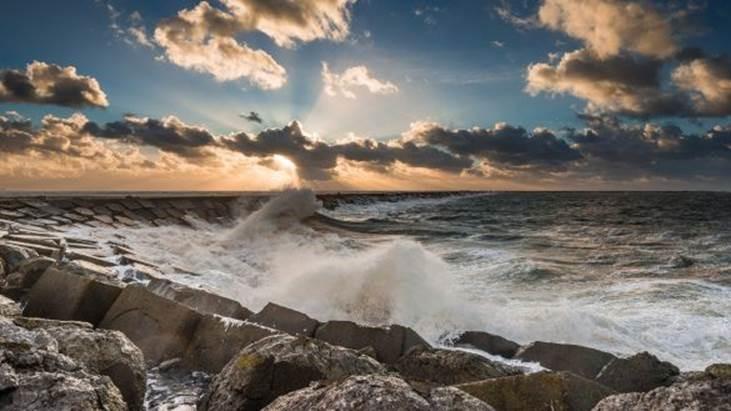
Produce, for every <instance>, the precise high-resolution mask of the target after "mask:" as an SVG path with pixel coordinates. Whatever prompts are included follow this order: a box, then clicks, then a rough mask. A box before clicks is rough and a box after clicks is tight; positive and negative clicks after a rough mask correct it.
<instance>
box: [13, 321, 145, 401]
mask: <svg viewBox="0 0 731 411" xmlns="http://www.w3.org/2000/svg"><path fill="white" fill-rule="evenodd" d="M14 322H15V324H16V325H20V326H22V327H24V328H26V329H31V330H44V331H45V332H47V333H48V334H49V335H50V336H51V337H52V338H53V339H55V340H56V343H57V344H58V351H59V352H60V353H61V354H64V355H66V356H68V357H70V358H72V359H73V360H74V361H75V362H76V363H77V364H79V365H82V366H83V367H85V368H86V369H87V370H88V371H90V372H92V373H95V374H101V375H106V376H108V377H109V378H110V379H111V380H112V382H113V383H114V385H116V386H117V388H118V389H119V391H120V392H121V393H122V397H123V398H124V400H125V402H126V403H127V405H128V406H129V408H130V410H141V409H142V408H143V401H144V398H145V379H146V377H145V360H144V357H143V356H142V352H141V351H140V349H139V348H137V347H136V346H135V345H134V344H132V342H131V341H130V340H129V339H128V338H127V337H125V336H124V334H122V333H120V332H119V331H111V330H99V329H97V330H94V329H92V328H91V325H90V324H87V323H77V322H65V321H56V320H43V319H39V318H25V317H20V318H16V319H15V320H14Z"/></svg>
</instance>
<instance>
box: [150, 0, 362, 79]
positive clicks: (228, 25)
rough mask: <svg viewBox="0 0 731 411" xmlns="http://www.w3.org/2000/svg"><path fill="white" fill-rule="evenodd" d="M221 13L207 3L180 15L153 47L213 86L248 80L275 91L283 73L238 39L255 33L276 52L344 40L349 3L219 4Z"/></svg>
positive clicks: (240, 0) (160, 29)
mask: <svg viewBox="0 0 731 411" xmlns="http://www.w3.org/2000/svg"><path fill="white" fill-rule="evenodd" d="M221 2H222V4H223V5H224V6H225V8H226V9H225V10H223V9H219V8H215V7H213V6H211V5H210V4H209V3H208V2H205V1H203V2H200V3H198V5H197V6H195V7H193V8H191V9H183V10H180V11H179V12H178V14H177V15H176V16H173V17H170V18H167V19H164V20H163V21H162V22H160V24H158V26H157V28H156V29H155V34H154V37H155V41H156V42H157V43H158V44H159V45H160V46H161V47H162V48H163V49H164V50H165V56H166V58H167V60H169V61H170V62H172V63H173V64H176V65H178V66H181V67H184V68H186V69H190V70H195V71H198V72H203V73H209V74H211V75H213V77H214V78H215V79H216V80H218V81H231V80H237V79H241V78H245V79H248V80H249V81H250V82H251V84H253V85H255V86H257V87H260V88H262V89H264V90H273V89H278V88H281V87H282V86H283V85H284V84H285V83H286V81H287V72H286V70H285V69H284V67H282V66H281V65H279V63H277V61H276V60H275V59H274V58H273V57H272V56H271V55H270V54H269V53H267V52H265V51H264V50H256V49H252V48H250V47H249V46H248V45H247V44H245V43H240V42H239V41H238V40H237V39H236V36H237V35H238V34H240V33H245V32H252V31H259V32H261V33H263V34H265V35H267V36H269V37H270V38H271V39H272V40H274V42H275V43H276V44H277V45H279V46H281V47H293V46H294V45H295V44H296V42H310V41H314V40H318V39H328V40H333V41H342V40H344V39H345V38H346V37H347V35H348V33H349V28H350V12H349V6H350V5H351V4H353V3H354V0H302V1H296V2H295V1H275V2H272V1H265V0H222V1H221Z"/></svg>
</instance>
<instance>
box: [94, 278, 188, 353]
mask: <svg viewBox="0 0 731 411" xmlns="http://www.w3.org/2000/svg"><path fill="white" fill-rule="evenodd" d="M201 317H202V314H200V313H198V312H197V311H195V310H193V309H192V308H190V307H187V306H185V305H182V304H179V303H177V302H175V301H171V300H168V299H167V298H164V297H161V296H159V295H157V294H155V293H153V292H152V291H150V290H148V289H146V288H145V287H143V286H140V285H129V286H127V287H125V288H124V289H123V290H122V292H121V293H120V294H119V297H117V299H116V300H115V301H114V304H112V306H111V307H110V308H109V311H107V313H106V315H105V316H104V319H103V320H102V321H101V322H100V323H99V327H100V328H106V329H110V330H118V331H121V332H123V333H124V335H126V336H127V337H129V339H130V340H132V342H133V343H134V344H135V345H136V346H137V347H139V348H140V349H141V350H142V353H143V354H144V356H145V361H146V362H147V363H148V364H151V365H155V364H159V363H160V362H162V361H165V360H169V359H173V358H180V357H183V356H184V355H185V352H186V349H187V347H188V344H189V343H190V341H191V340H192V338H193V333H194V332H195V329H196V327H197V326H198V322H199V321H200V319H201Z"/></svg>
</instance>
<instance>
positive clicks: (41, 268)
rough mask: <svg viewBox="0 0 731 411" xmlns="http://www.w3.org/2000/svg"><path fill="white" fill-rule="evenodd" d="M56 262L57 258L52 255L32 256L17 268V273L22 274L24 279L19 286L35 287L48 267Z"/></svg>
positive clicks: (21, 276)
mask: <svg viewBox="0 0 731 411" xmlns="http://www.w3.org/2000/svg"><path fill="white" fill-rule="evenodd" d="M55 262H56V260H54V259H53V258H50V257H32V258H29V259H27V260H25V261H23V262H22V263H20V265H19V266H18V268H17V269H16V270H15V272H16V273H18V274H20V278H22V281H21V282H20V283H19V284H17V286H19V287H21V288H31V287H33V285H34V284H35V283H36V281H38V279H39V278H41V276H42V275H43V273H44V272H46V270H47V269H48V267H50V266H52V265H53V264H54V263H55Z"/></svg>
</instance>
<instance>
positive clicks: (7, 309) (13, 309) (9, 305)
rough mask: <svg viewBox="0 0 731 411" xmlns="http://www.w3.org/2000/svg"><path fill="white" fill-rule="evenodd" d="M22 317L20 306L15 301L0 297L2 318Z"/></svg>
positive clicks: (0, 314)
mask: <svg viewBox="0 0 731 411" xmlns="http://www.w3.org/2000/svg"><path fill="white" fill-rule="evenodd" d="M18 315H20V306H19V305H18V303H16V302H15V301H13V300H11V299H9V298H7V297H4V296H2V295H0V316H2V317H16V316H18Z"/></svg>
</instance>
